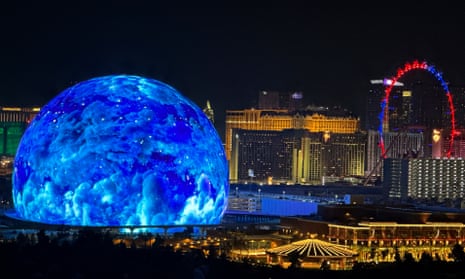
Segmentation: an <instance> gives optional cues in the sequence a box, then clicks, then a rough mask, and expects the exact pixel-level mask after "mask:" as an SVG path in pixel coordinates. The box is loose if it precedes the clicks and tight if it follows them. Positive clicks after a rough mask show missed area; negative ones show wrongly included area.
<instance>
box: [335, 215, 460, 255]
mask: <svg viewBox="0 0 465 279" xmlns="http://www.w3.org/2000/svg"><path fill="white" fill-rule="evenodd" d="M328 230H329V232H328V240H329V241H330V242H332V243H337V244H342V245H346V246H348V247H350V248H351V249H353V250H355V251H358V253H359V255H358V260H359V261H361V262H371V261H372V262H394V261H395V256H396V254H397V253H398V254H399V255H400V257H401V258H402V259H403V258H405V254H406V253H410V254H411V255H412V256H413V258H414V259H415V260H416V261H419V260H420V258H421V256H422V254H423V253H427V254H429V255H432V256H433V255H434V256H435V257H436V258H439V259H441V260H444V261H452V260H453V258H452V256H451V247H452V246H454V245H455V244H460V245H463V243H465V224H464V223H460V222H426V223H423V224H412V223H406V224H401V223H397V222H360V223H358V224H357V225H340V224H328Z"/></svg>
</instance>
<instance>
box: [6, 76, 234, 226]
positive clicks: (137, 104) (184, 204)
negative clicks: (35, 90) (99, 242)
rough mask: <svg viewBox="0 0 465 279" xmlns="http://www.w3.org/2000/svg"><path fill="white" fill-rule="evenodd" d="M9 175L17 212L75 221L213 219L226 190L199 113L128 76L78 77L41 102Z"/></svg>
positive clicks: (172, 93) (208, 128)
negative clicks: (48, 99) (64, 88)
mask: <svg viewBox="0 0 465 279" xmlns="http://www.w3.org/2000/svg"><path fill="white" fill-rule="evenodd" d="M12 181H13V190H12V194H13V202H14V207H15V213H14V215H16V217H17V218H20V219H25V220H29V221H34V222H40V223H47V224H63V225H77V226H159V225H160V226H169V225H204V224H218V223H219V222H220V221H221V218H222V216H223V213H224V211H225V210H226V206H227V197H228V191H229V185H228V166H227V161H226V157H225V152H224V149H223V145H222V142H221V140H220V138H219V136H218V134H217V131H216V129H215V128H214V126H213V124H212V123H211V122H210V120H209V119H208V118H207V117H206V115H205V114H204V113H203V112H202V110H201V109H200V108H199V107H197V106H196V105H195V104H194V103H193V102H192V101H190V100H189V99H187V98H185V97H184V96H182V95H181V94H180V93H179V92H178V91H177V90H175V89H174V88H173V87H171V86H169V85H167V84H165V83H162V82H160V81H157V80H153V79H148V78H143V77H139V76H134V75H111V76H103V77H98V78H93V79H90V80H87V81H83V82H81V83H78V84H76V85H74V86H72V87H70V88H67V89H66V90H64V91H63V92H61V93H60V94H59V95H57V96H56V97H55V98H54V99H52V100H51V101H50V102H49V103H48V104H46V105H45V106H44V107H43V108H42V109H41V111H40V113H39V114H38V115H37V116H36V117H35V118H34V119H33V121H32V122H31V123H30V125H29V126H28V128H27V129H26V131H25V133H24V135H23V137H22V139H21V141H20V143H19V146H18V149H17V153H16V156H15V161H14V169H13V176H12Z"/></svg>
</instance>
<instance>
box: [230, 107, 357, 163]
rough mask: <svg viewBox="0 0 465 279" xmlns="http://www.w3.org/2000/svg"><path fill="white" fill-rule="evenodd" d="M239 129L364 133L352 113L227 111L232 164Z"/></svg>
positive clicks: (328, 110)
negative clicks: (233, 140)
mask: <svg viewBox="0 0 465 279" xmlns="http://www.w3.org/2000/svg"><path fill="white" fill-rule="evenodd" d="M338 113H340V111H338ZM236 128H237V129H244V130H256V131H283V130H285V129H304V130H307V131H309V132H312V133H317V132H330V133H332V134H339V133H341V134H351V133H355V132H357V131H359V130H360V119H359V118H357V117H354V116H352V115H350V114H349V113H348V112H347V113H346V115H337V116H334V115H332V114H331V110H330V109H326V110H321V111H318V112H316V111H312V110H305V111H299V112H295V113H290V112H289V110H257V109H245V110H227V111H226V131H225V151H226V157H227V159H228V160H230V159H231V150H232V137H233V133H232V131H233V129H236Z"/></svg>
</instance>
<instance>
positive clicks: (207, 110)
mask: <svg viewBox="0 0 465 279" xmlns="http://www.w3.org/2000/svg"><path fill="white" fill-rule="evenodd" d="M203 112H204V113H205V115H206V116H207V117H208V119H210V121H211V122H212V123H215V113H214V111H213V109H212V106H211V105H210V101H209V100H207V104H206V105H205V107H204V108H203Z"/></svg>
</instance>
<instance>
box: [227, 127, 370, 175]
mask: <svg viewBox="0 0 465 279" xmlns="http://www.w3.org/2000/svg"><path fill="white" fill-rule="evenodd" d="M233 133H234V136H233V149H232V155H231V160H230V180H231V181H233V182H238V181H242V182H243V181H255V182H261V183H302V184H319V183H321V182H322V181H323V180H324V177H337V178H341V177H347V176H363V174H364V170H365V169H364V164H365V149H366V147H365V143H366V134H365V133H361V132H357V133H351V134H338V133H335V134H331V133H329V132H317V133H312V132H309V131H308V130H305V129H286V130H283V131H258V130H244V129H234V130H233Z"/></svg>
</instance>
